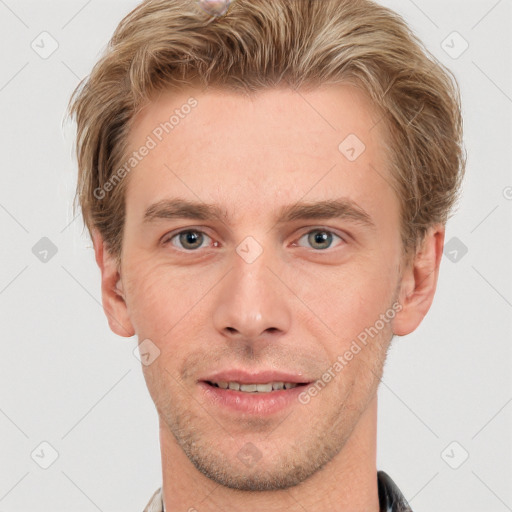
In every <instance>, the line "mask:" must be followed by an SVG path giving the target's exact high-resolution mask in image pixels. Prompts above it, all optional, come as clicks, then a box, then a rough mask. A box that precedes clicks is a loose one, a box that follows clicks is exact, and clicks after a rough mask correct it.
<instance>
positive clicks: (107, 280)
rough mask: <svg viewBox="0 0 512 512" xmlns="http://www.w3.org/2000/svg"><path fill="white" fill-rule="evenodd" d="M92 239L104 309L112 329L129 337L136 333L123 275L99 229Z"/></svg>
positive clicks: (95, 231)
mask: <svg viewBox="0 0 512 512" xmlns="http://www.w3.org/2000/svg"><path fill="white" fill-rule="evenodd" d="M92 239H93V245H94V253H95V258H96V263H97V264H98V267H99V268H100V271H101V298H102V303H103V311H104V312H105V315H106V316H107V320H108V324H109V326H110V329H111V330H112V331H113V332H114V333H115V334H118V335H119V336H123V337H126V338H129V337H131V336H133V335H134V334H135V330H134V328H133V326H132V324H131V321H130V318H129V315H128V308H127V306H126V302H125V294H124V289H123V284H122V279H121V275H120V272H119V269H118V266H117V263H116V261H115V258H114V257H113V256H112V255H111V254H110V253H109V252H108V251H107V250H106V248H105V245H104V242H103V238H102V236H101V234H100V233H99V231H98V230H93V232H92Z"/></svg>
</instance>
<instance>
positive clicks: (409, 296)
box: [393, 224, 445, 336]
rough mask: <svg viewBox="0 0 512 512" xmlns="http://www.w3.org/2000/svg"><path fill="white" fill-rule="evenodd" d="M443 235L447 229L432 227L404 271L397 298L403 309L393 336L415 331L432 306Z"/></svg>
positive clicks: (439, 226)
mask: <svg viewBox="0 0 512 512" xmlns="http://www.w3.org/2000/svg"><path fill="white" fill-rule="evenodd" d="M444 235H445V228H444V226H443V225H441V224H438V225H435V226H432V227H431V228H429V230H428V231H427V233H426V235H425V237H424V240H423V243H422V245H421V247H420V248H419V249H418V251H417V252H416V254H415V255H414V258H413V260H412V261H411V262H410V263H409V265H408V266H407V268H406V269H405V270H404V272H403V275H402V280H401V284H400V292H399V299H398V300H399V302H400V304H401V306H402V309H401V310H400V312H399V313H398V314H397V315H396V317H395V318H394V321H393V333H394V334H396V335H397V336H405V335H406V334H410V333H411V332H413V331H414V330H415V329H416V328H417V327H418V325H419V324H420V323H421V321H422V320H423V318H424V317H425V315H426V314H427V312H428V310H429V309H430V306H431V305H432V301H433V300H434V294H435V291H436V286H437V279H438V276H439V267H440V264H441V257H442V254H443V243H444Z"/></svg>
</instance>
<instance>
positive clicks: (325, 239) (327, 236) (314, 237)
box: [309, 231, 332, 249]
mask: <svg viewBox="0 0 512 512" xmlns="http://www.w3.org/2000/svg"><path fill="white" fill-rule="evenodd" d="M309 243H310V244H311V245H313V246H314V244H320V245H321V247H315V248H317V249H327V248H328V247H329V246H330V245H331V243H332V234H331V233H329V232H327V231H312V232H311V233H310V234H309Z"/></svg>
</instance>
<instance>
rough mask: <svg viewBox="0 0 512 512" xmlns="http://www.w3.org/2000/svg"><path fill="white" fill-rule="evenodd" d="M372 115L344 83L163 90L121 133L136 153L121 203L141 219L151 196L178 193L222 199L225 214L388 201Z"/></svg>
mask: <svg viewBox="0 0 512 512" xmlns="http://www.w3.org/2000/svg"><path fill="white" fill-rule="evenodd" d="M379 121H380V113H379V112H378V110H377V109H376V108H375V107H374V106H373V105H372V103H371V102H370V100H369V99H368V98H367V96H366V94H365V93H363V92H362V91H361V90H359V89H357V88H355V87H353V86H349V85H332V86H323V87H321V88H318V89H315V90H311V91H307V92H306V91H298V90H297V91H294V90H292V89H286V88H280V89H268V90H264V91H259V92H257V93H255V94H253V95H250V96H248V95H246V94H242V93H238V92H230V91H225V90H220V89H213V88H208V89H206V90H203V91H201V90H199V89H188V90H184V91H179V92H172V91H165V92H163V93H161V94H160V96H159V97H158V98H156V99H154V100H153V101H152V102H151V103H149V104H148V105H147V106H146V107H145V108H144V109H143V110H142V111H141V112H140V113H139V114H138V115H137V117H136V118H135V119H134V123H133V125H132V130H131V132H130V134H129V140H128V143H129V144H128V146H129V151H130V152H134V151H135V152H137V153H141V152H143V153H144V156H143V157H140V154H139V156H138V160H137V162H136V165H134V166H133V168H132V169H131V170H130V172H129V175H128V184H127V185H128V186H127V191H126V194H127V195H126V202H127V206H129V208H127V211H128V212H131V213H130V215H136V216H137V218H141V219H142V217H143V216H144V212H145V210H146V209H147V207H148V206H149V205H150V204H153V203H155V202H157V201H159V200H164V199H166V198H169V197H177V196H178V197H182V198H183V197H187V198H189V199H194V200H195V201H197V200H200V201H205V202H208V203H222V204H220V206H221V207H222V208H224V209H226V210H227V213H234V210H235V209H237V210H238V211H240V210H244V209H245V210H247V213H251V214H255V213H257V212H258V211H259V209H261V207H262V206H266V207H268V205H269V204H274V203H275V204H276V205H277V206H280V204H283V205H284V204H287V203H289V202H293V201H294V200H298V199H300V198H307V199H309V200H311V201H313V200H315V198H317V197H318V198H322V199H328V198H334V197H339V196H340V195H342V196H347V197H349V198H350V199H351V200H354V201H356V202H357V203H365V202H372V201H373V203H374V205H373V207H374V209H376V210H378V208H384V207H386V204H385V203H386V202H388V203H390V204H388V205H387V207H390V206H391V207H395V209H396V204H391V203H396V202H397V198H396V197H395V194H394V191H393V190H392V188H391V187H390V184H391V183H392V180H391V178H390V175H389V170H388V169H387V157H386V150H385V142H386V141H385V132H384V131H383V127H382V125H383V124H384V123H380V122H379ZM144 146H146V147H148V148H149V149H148V150H143V148H144ZM306 196H307V197H306ZM231 205H232V206H233V208H232V210H233V211H230V210H231Z"/></svg>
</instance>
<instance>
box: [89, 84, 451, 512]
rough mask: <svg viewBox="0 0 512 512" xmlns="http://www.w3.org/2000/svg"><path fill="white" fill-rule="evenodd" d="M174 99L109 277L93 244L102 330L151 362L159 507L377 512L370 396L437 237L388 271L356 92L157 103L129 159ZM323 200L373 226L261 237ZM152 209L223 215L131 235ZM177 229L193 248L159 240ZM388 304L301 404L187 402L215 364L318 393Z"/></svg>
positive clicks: (395, 251) (370, 141)
mask: <svg viewBox="0 0 512 512" xmlns="http://www.w3.org/2000/svg"><path fill="white" fill-rule="evenodd" d="M191 96H193V97H194V98H196V100H197V101H198V105H197V107H196V108H195V109H193V110H192V112H191V113H190V114H189V115H188V116H186V117H185V118H184V119H182V120H180V123H179V125H178V126H176V127H175V128H174V130H173V131H172V133H170V134H169V135H167V136H166V137H165V138H164V139H163V140H162V142H160V143H159V144H158V145H157V147H156V148H154V149H152V150H151V151H150V153H149V154H148V155H147V156H146V157H145V158H144V159H143V160H142V161H141V162H140V163H139V164H138V165H137V166H136V167H135V168H134V169H133V170H132V171H131V172H130V174H129V175H128V177H127V178H126V179H128V182H127V188H126V208H127V210H126V223H125V228H124V233H123V236H124V239H123V252H122V263H121V265H120V267H117V266H116V264H115V262H114V259H113V258H112V257H111V256H110V255H109V253H108V252H107V251H106V250H105V249H104V245H103V240H102V238H101V235H100V234H99V233H98V232H96V231H95V232H94V234H93V239H94V247H95V254H96V261H97V263H98V265H99V267H100V269H101V273H102V298H103V305H104V309H105V313H106V315H107V317H108V320H109V325H110V327H111V329H112V330H113V331H114V332H115V333H117V334H119V335H121V336H133V335H134V334H136V335H137V336H138V339H139V340H140V341H142V340H145V339H150V340H151V342H152V343H153V344H154V346H156V347H158V350H159V351H160V354H159V356H158V357H157V358H156V359H155V360H154V362H152V363H151V364H150V365H148V366H144V365H143V367H142V368H143V372H144V377H145V379H146V382H147V385H148V389H149V392H150V394H151V397H152V399H153V401H154V402H155V405H156V408H157V411H158V415H159V420H160V443H161V453H162V471H163V495H164V501H165V506H166V509H167V510H168V511H171V510H172V511H174V510H194V509H197V510H200V511H201V512H202V511H218V510H230V511H242V510H243V511H244V512H256V511H261V510H266V511H278V510H281V511H282V510H287V511H299V510H300V511H303V510H304V509H306V510H308V511H309V512H316V511H325V510H336V511H340V512H341V511H347V512H348V511H350V512H354V511H361V512H363V511H364V512H369V511H373V512H378V510H379V502H378V494H377V475H376V471H377V469H376V433H377V396H376V391H377V387H378V384H379V379H380V377H381V375H382V369H383V364H384V361H385V358H386V352H387V350H388V348H389V345H390V343H391V340H392V337H393V335H399V336H403V335H406V334H408V333H410V332H412V331H413V330H414V329H416V327H417V326H418V325H419V324H420V322H421V321H422V319H423V317H424V316H425V314H426V313H427V311H428V310H429V308H430V305H431V303H432V300H433V296H434V293H435V288H436V284H437V278H438V272H439V264H440V259H441V254H442V247H443V240H444V227H443V226H442V225H435V226H432V227H431V229H430V230H429V231H428V233H427V235H426V237H425V239H424V242H423V245H422V246H421V247H420V248H419V249H418V251H417V252H416V254H413V255H412V258H410V259H407V260H405V259H404V256H403V253H402V247H401V240H400V202H399V198H398V197H397V195H396V193H395V191H394V189H393V188H392V187H391V186H390V185H389V183H390V182H391V179H390V174H389V169H388V168H387V160H386V153H385V151H384V146H383V143H384V141H385V135H386V131H385V127H383V125H384V123H377V121H378V120H379V115H378V114H377V112H376V111H375V110H374V109H373V108H372V104H371V103H370V101H369V100H368V99H367V97H366V96H365V94H363V93H362V92H361V91H360V90H358V89H356V88H354V87H352V86H349V85H329V86H323V87H321V88H317V89H315V90H313V91H308V92H301V93H300V94H299V93H297V92H296V91H293V90H291V89H286V88H282V89H273V90H265V91H263V92H258V93H257V94H256V95H254V96H252V97H248V96H245V95H242V94H236V93H230V92H226V91H221V90H215V89H211V88H210V89H207V90H204V91H200V90H198V89H188V90H186V91H181V92H179V93H177V92H174V93H172V94H171V93H170V92H164V93H162V94H160V96H159V97H158V98H156V99H154V100H153V101H152V102H151V103H150V104H148V106H147V107H146V108H145V109H144V110H143V111H142V112H140V113H139V114H138V116H137V118H136V120H135V121H136V122H135V123H134V125H133V128H132V131H131V132H130V138H129V144H130V148H131V149H132V150H136V149H137V148H139V147H140V146H141V145H142V144H144V141H145V140H146V137H147V136H148V134H151V133H152V131H153V130H154V128H155V127H156V126H158V124H159V123H160V122H163V121H164V120H166V119H168V118H169V116H170V114H172V112H173V111H174V110H175V109H176V108H180V106H181V105H183V104H185V103H186V102H187V100H188V98H190V97H191ZM350 133H353V134H356V135H357V136H358V138H359V139H360V140H361V141H363V142H364V144H365V146H366V150H365V151H364V152H363V153H362V154H361V155H360V156H359V158H357V160H355V161H353V162H351V161H349V160H348V159H347V158H346V157H345V156H344V155H343V154H342V153H341V152H340V151H339V149H338V146H339V144H340V142H341V141H342V140H344V139H345V137H346V136H347V135H348V134H350ZM376 171H378V172H376ZM341 197H343V198H348V199H350V200H352V201H353V202H355V203H356V204H357V205H358V206H359V207H360V208H361V209H363V210H364V211H366V213H367V214H368V215H369V217H370V218H371V220H372V221H373V223H374V227H373V228H370V227H367V226H365V225H363V224H361V223H358V222H355V221H354V220H351V219H338V218H334V219H332V218H323V219H309V220H308V219H303V220H296V221H291V222H287V223H284V224H276V216H277V214H278V212H279V209H280V208H281V207H283V206H287V205H293V204H295V203H297V202H298V201H307V202H311V203H313V202H317V201H322V200H327V199H334V198H341ZM166 198H180V199H185V200H191V201H200V202H204V203H212V204H216V205H218V206H219V207H221V208H222V209H223V210H224V211H225V212H226V213H227V215H228V217H227V219H226V220H225V221H218V220H193V219H185V218H180V219H159V220H157V221H155V222H154V223H151V224H145V223H144V222H143V215H144V212H145V209H146V208H147V207H148V206H149V205H151V204H153V203H155V202H157V201H160V200H162V199H166ZM186 229H189V230H190V229H192V230H193V231H194V230H195V231H200V232H202V233H204V234H205V235H206V236H205V237H204V238H202V239H201V238H200V239H199V240H198V241H197V242H196V243H195V244H194V243H191V242H190V241H188V240H189V239H187V238H186V237H185V239H183V238H180V237H179V236H178V237H174V238H173V239H172V240H174V245H173V244H172V243H171V242H169V239H170V238H171V236H173V235H175V234H177V233H179V232H181V231H183V230H186ZM315 229H317V230H319V231H320V232H323V231H322V230H328V234H327V236H328V237H329V238H328V239H329V240H330V241H331V245H330V246H328V247H327V248H325V247H324V246H322V244H321V243H319V242H318V241H316V239H315V237H314V236H313V237H308V234H310V233H311V232H313V233H314V232H315V231H314V230H315ZM330 234H332V238H331V237H330ZM335 235H337V236H335ZM164 236H165V237H164ZM199 236H200V234H199ZM248 236H251V237H253V238H254V239H255V240H257V242H258V243H259V245H260V246H261V248H262V249H263V253H262V254H261V255H260V256H259V257H258V258H257V259H256V260H255V261H254V262H252V263H247V262H246V261H245V260H244V259H243V258H242V257H240V256H239V254H238V253H237V252H236V248H237V246H238V245H239V244H240V243H241V242H242V241H243V240H244V239H245V238H246V237H248ZM338 237H340V238H338ZM165 240H167V243H166V244H165V243H164V241H165ZM187 241H188V245H187ZM180 242H181V245H180ZM197 246H199V247H198V248H195V247H197ZM396 301H398V303H399V304H400V307H401V310H400V311H399V312H398V313H396V314H395V316H394V318H393V319H392V320H391V321H389V322H387V323H385V326H384V327H383V328H382V329H380V330H379V332H378V334H377V335H375V336H373V337H372V338H370V341H369V342H368V343H367V344H366V345H365V346H363V345H361V347H362V350H361V351H360V352H359V353H358V354H357V355H355V356H354V357H353V359H352V360H351V361H350V362H349V363H348V364H347V365H346V366H345V367H344V368H343V370H342V371H341V372H338V373H337V374H336V376H335V378H333V379H332V380H331V381H330V382H329V383H328V384H327V385H326V386H325V387H324V388H323V389H322V390H321V391H320V392H319V393H318V395H317V396H315V397H314V398H312V399H311V401H310V402H309V403H308V404H306V405H303V404H300V403H298V402H297V403H293V404H292V405H291V406H290V407H288V408H287V409H285V410H284V411H279V412H277V413H275V414H273V415H271V416H269V417H266V418H262V417H258V416H254V415H253V416H247V415H245V414H241V413H235V412H231V411H227V410H225V409H223V408H222V407H219V406H216V405H212V404H211V403H209V402H207V401H206V400H205V397H204V396H203V395H202V393H201V392H200V389H199V385H198V382H197V381H198V379H200V377H204V376H206V375H208V373H212V372H214V371H217V370H218V369H221V368H222V369H225V368H246V369H267V368H272V369H281V370H288V371H291V372H302V373H303V374H304V376H307V377H308V379H307V380H309V381H315V380H317V379H320V378H321V377H322V374H323V373H324V372H325V371H326V370H327V369H328V368H329V367H331V366H332V365H333V363H334V362H335V361H336V360H337V357H338V356H340V355H343V354H344V353H345V352H346V350H347V349H348V348H349V346H350V344H351V342H352V341H353V340H354V339H356V338H357V336H358V334H360V333H361V332H363V331H364V330H365V328H368V327H369V326H373V325H375V323H376V320H377V319H379V315H381V314H383V313H385V312H386V311H388V310H389V309H390V308H392V305H393V303H396ZM247 443H252V444H253V445H254V446H255V447H256V448H257V450H258V453H259V454H260V456H261V457H260V458H259V460H258V461H257V462H255V463H254V464H252V465H251V466H250V467H248V466H247V465H246V464H244V463H242V462H241V460H240V459H239V458H238V457H237V454H238V453H239V451H240V450H241V449H243V448H244V446H247Z"/></svg>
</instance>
